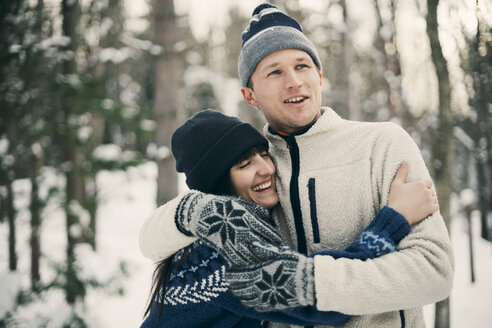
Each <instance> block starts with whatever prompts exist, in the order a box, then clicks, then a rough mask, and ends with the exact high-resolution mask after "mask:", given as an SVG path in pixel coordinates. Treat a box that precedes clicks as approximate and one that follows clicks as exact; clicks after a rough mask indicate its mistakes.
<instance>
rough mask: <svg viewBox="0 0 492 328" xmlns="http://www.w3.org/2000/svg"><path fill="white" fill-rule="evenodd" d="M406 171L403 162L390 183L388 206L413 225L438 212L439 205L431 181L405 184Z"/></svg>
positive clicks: (407, 166) (406, 168) (405, 163)
mask: <svg viewBox="0 0 492 328" xmlns="http://www.w3.org/2000/svg"><path fill="white" fill-rule="evenodd" d="M408 170H409V165H408V163H407V162H406V161H403V162H402V163H401V166H400V168H399V169H398V171H397V172H396V175H395V178H394V179H393V182H392V183H391V188H390V193H389V196H388V206H389V207H391V208H393V209H394V210H395V211H397V212H399V213H400V214H401V215H403V216H404V217H405V218H406V219H407V221H408V223H410V224H414V223H417V222H420V221H422V220H423V219H425V218H426V217H428V216H429V215H431V214H432V213H434V212H436V211H437V210H439V203H438V201H437V197H436V192H435V190H434V187H433V185H432V181H431V180H423V181H415V182H408V183H406V180H407V176H408Z"/></svg>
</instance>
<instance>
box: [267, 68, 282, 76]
mask: <svg viewBox="0 0 492 328" xmlns="http://www.w3.org/2000/svg"><path fill="white" fill-rule="evenodd" d="M278 74H280V70H278V69H277V70H275V71H272V72H270V73H268V76H270V75H278Z"/></svg>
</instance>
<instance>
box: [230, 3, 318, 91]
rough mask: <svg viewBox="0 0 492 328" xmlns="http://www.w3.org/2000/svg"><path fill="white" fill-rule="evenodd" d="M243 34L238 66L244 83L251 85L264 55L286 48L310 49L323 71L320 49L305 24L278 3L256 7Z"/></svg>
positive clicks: (307, 50) (316, 63)
mask: <svg viewBox="0 0 492 328" xmlns="http://www.w3.org/2000/svg"><path fill="white" fill-rule="evenodd" d="M241 37H242V39H243V42H242V49H241V53H240V54H239V59H238V63H237V66H238V73H239V79H240V80H241V84H242V86H247V85H248V82H249V79H250V78H251V75H252V74H253V72H254V71H255V69H256V66H258V64H259V62H260V61H261V60H262V59H263V58H265V57H266V56H268V55H270V54H272V53H274V52H277V51H280V50H284V49H299V50H303V51H305V52H307V53H308V54H309V55H310V56H311V58H312V59H313V62H314V64H315V65H316V66H317V67H318V69H319V70H320V71H321V70H322V69H321V61H320V60H319V57H318V53H317V51H316V48H315V47H314V45H313V44H312V43H311V41H309V40H308V38H307V37H306V36H305V35H304V33H303V32H302V28H301V25H300V24H299V23H298V22H297V21H296V20H295V19H293V18H292V17H290V16H288V15H286V14H284V13H283V12H281V11H280V10H278V8H277V7H275V6H274V5H271V4H268V3H263V4H261V5H259V6H258V7H256V8H255V10H254V11H253V17H252V18H251V20H250V22H249V24H248V26H247V27H246V29H245V30H244V32H243V34H242V36H241Z"/></svg>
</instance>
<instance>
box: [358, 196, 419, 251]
mask: <svg viewBox="0 0 492 328" xmlns="http://www.w3.org/2000/svg"><path fill="white" fill-rule="evenodd" d="M410 228H411V227H410V224H409V223H408V221H407V220H406V219H405V217H404V216H403V215H401V214H400V213H399V212H397V211H395V210H394V209H392V208H391V207H388V206H384V207H383V208H382V209H381V210H380V211H379V212H378V213H377V214H376V217H375V218H374V219H373V220H372V222H371V224H369V226H368V227H367V228H366V230H372V231H374V232H375V233H377V234H378V235H382V236H386V237H388V238H389V239H391V240H392V241H393V242H394V243H395V245H397V244H398V243H399V242H400V241H401V240H402V239H403V238H404V237H405V236H406V235H408V233H409V232H410Z"/></svg>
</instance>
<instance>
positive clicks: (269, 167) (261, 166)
mask: <svg viewBox="0 0 492 328" xmlns="http://www.w3.org/2000/svg"><path fill="white" fill-rule="evenodd" d="M273 173H275V168H274V167H273V164H272V163H271V162H270V161H269V159H266V158H264V157H261V156H260V157H259V161H258V174H259V175H261V176H266V175H272V174H273Z"/></svg>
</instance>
